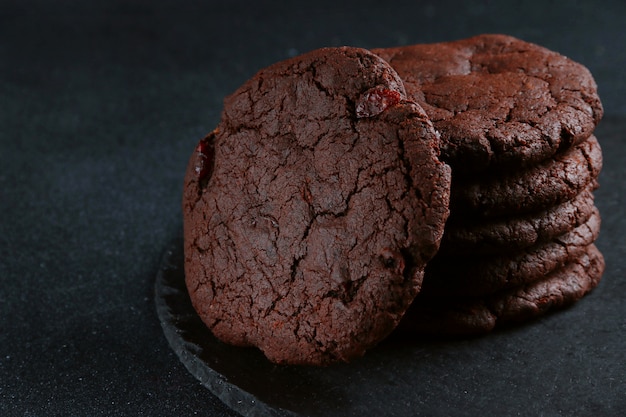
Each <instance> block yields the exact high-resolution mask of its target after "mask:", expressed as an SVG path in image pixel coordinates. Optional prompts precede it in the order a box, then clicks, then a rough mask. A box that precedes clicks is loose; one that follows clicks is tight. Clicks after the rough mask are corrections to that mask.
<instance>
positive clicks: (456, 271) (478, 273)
mask: <svg viewBox="0 0 626 417" xmlns="http://www.w3.org/2000/svg"><path fill="white" fill-rule="evenodd" d="M600 223H601V222H600V214H599V212H598V210H597V209H595V208H594V210H593V213H592V215H591V217H590V218H589V220H587V222H585V223H584V224H582V225H580V226H578V227H576V228H575V229H574V230H572V231H570V232H567V233H565V234H564V235H562V236H559V237H556V238H554V239H552V240H551V241H550V242H546V243H541V244H538V245H535V246H532V247H529V248H526V249H523V250H519V251H515V252H511V253H506V254H499V255H483V256H480V255H474V254H469V255H457V256H455V257H454V258H452V259H453V260H454V261H451V258H450V257H448V256H436V257H435V258H434V259H433V260H432V261H431V262H430V263H429V264H428V267H427V268H426V275H425V277H424V283H423V288H422V293H423V294H428V295H447V296H457V295H462V296H483V295H488V294H492V293H494V292H496V291H500V290H502V289H505V288H510V287H515V286H518V285H521V284H527V283H530V282H534V281H537V280H539V279H541V278H543V277H545V276H546V275H548V274H549V273H550V272H552V271H554V270H556V269H559V268H561V267H563V266H564V265H565V264H567V263H569V262H571V261H572V260H574V259H576V258H578V257H579V256H580V255H581V254H582V253H583V252H584V251H585V250H586V248H587V247H588V246H589V245H590V244H592V243H593V242H594V241H595V240H596V239H597V238H598V235H599V233H600Z"/></svg>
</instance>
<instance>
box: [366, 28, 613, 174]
mask: <svg viewBox="0 0 626 417" xmlns="http://www.w3.org/2000/svg"><path fill="white" fill-rule="evenodd" d="M373 51H374V53H376V54H377V55H379V56H381V57H382V58H383V59H385V60H387V61H388V62H389V63H390V64H391V66H392V67H393V68H394V69H396V70H397V71H398V73H399V74H400V76H401V77H402V79H403V80H404V83H405V87H406V89H407V94H408V96H409V98H411V99H413V100H415V101H416V102H417V103H419V104H420V105H421V106H422V107H423V108H424V110H425V111H426V113H428V116H429V117H430V118H431V120H432V121H433V123H434V125H435V127H436V129H437V130H438V131H439V132H440V133H441V135H442V147H441V150H442V158H443V159H444V160H445V161H446V162H448V163H450V165H451V166H452V168H453V169H454V170H456V171H457V172H460V171H471V172H474V171H481V170H484V169H487V168H498V169H513V168H517V167H519V166H522V165H529V164H534V163H536V162H538V161H541V160H543V159H546V158H549V157H550V156H552V155H554V154H555V153H557V152H558V151H559V150H563V149H566V148H568V147H570V146H572V145H575V144H577V143H580V142H581V141H583V140H585V139H587V138H588V137H589V136H590V135H591V133H592V132H593V130H594V128H595V126H596V125H597V124H598V122H599V121H600V119H601V117H602V114H603V109H602V105H601V103H600V99H599V97H598V93H597V86H596V83H595V81H594V79H593V77H592V76H591V73H590V72H589V71H588V70H587V69H586V68H585V67H584V66H582V65H581V64H579V63H576V62H574V61H573V60H571V59H568V58H567V57H565V56H563V55H560V54H558V53H556V52H553V51H550V50H548V49H546V48H544V47H541V46H538V45H535V44H532V43H528V42H524V41H521V40H519V39H516V38H513V37H510V36H505V35H480V36H475V37H472V38H469V39H464V40H459V41H454V42H444V43H435V44H424V45H412V46H403V47H396V48H387V49H375V50H373Z"/></svg>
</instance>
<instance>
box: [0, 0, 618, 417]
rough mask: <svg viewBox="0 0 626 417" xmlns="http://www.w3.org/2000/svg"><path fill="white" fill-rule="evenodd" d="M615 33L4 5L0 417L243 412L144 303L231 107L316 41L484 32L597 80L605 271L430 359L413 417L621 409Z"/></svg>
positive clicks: (473, 14)
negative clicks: (180, 350) (224, 398)
mask: <svg viewBox="0 0 626 417" xmlns="http://www.w3.org/2000/svg"><path fill="white" fill-rule="evenodd" d="M625 21H626V3H624V2H622V1H605V2H597V1H591V0H588V1H568V2H565V1H563V2H557V1H550V0H541V1H511V2H502V1H487V0H482V1H475V0H474V1H450V0H438V1H413V2H408V1H405V2H391V1H390V2H383V1H366V0H362V1H345V2H340V1H339V0H336V1H322V2H306V3H300V2H297V1H284V2H278V1H272V2H269V1H242V0H237V1H232V0H229V1H222V2H218V1H205V2H200V1H178V0H176V1H175V0H156V1H149V0H133V1H120V0H114V1H99V2H97V1H90V2H86V1H68V0H64V1H43V0H39V1H17V0H14V1H0V415H3V416H49V415H94V416H98V415H103V416H104V415H106V416H114V415H146V416H158V415H159V416H160V415H163V416H169V415H185V416H186V415H199V416H217V417H224V416H234V415H236V414H235V413H234V412H232V411H230V410H229V409H228V408H227V407H226V406H225V405H223V404H222V403H221V402H220V400H219V399H218V398H216V397H214V396H213V395H212V394H211V393H210V392H209V391H208V390H207V389H205V388H203V387H202V386H201V385H200V384H199V383H198V381H197V380H196V379H195V378H194V377H193V376H192V375H191V374H189V373H188V372H187V371H186V369H185V368H184V366H183V365H182V364H181V363H180V361H179V360H178V358H177V356H176V355H175V354H174V353H173V352H172V350H171V349H170V348H169V346H168V344H167V341H166V340H165V338H164V337H163V333H162V330H161V327H160V324H159V320H158V318H157V315H156V312H155V307H154V301H153V298H154V296H153V294H154V280H155V274H156V272H157V270H158V268H159V262H160V259H161V256H162V254H163V251H164V249H165V247H166V246H167V244H168V243H169V242H170V241H171V240H172V238H174V237H175V236H177V235H178V234H180V229H181V218H180V217H181V214H180V196H181V186H182V176H183V171H184V169H185V165H186V161H187V158H188V157H189V155H190V154H191V151H192V150H193V147H194V145H195V144H196V142H197V141H198V140H199V139H200V138H201V137H202V136H203V135H204V134H205V133H206V132H208V131H210V130H212V128H213V127H214V126H215V125H216V123H217V122H218V119H219V114H220V111H221V107H222V100H223V98H224V96H225V95H227V94H229V93H230V92H232V91H233V90H234V89H235V88H237V87H238V86H239V85H240V84H241V83H243V82H244V81H245V80H246V79H247V78H249V77H250V76H252V75H253V74H254V72H256V71H257V70H258V69H260V68H261V67H264V66H266V65H269V64H271V63H273V62H275V61H277V60H281V59H284V58H287V57H290V56H293V55H295V54H298V53H302V52H306V51H309V50H311V49H314V48H317V47H322V46H339V45H351V46H361V47H366V48H373V47H384V46H394V45H402V44H411V43H420V42H435V41H445V40H453V39H458V38H464V37H468V36H471V35H475V34H479V33H487V32H492V33H495V32H497V33H507V34H510V35H514V36H518V37H521V38H523V39H524V40H527V41H531V42H536V43H540V44H542V45H544V46H547V47H548V48H550V49H554V50H556V51H559V52H561V53H563V54H565V55H567V56H569V57H571V58H573V59H575V60H577V61H579V62H581V63H583V64H585V65H586V66H588V67H589V68H590V70H591V71H592V73H593V74H594V76H595V78H596V80H597V82H598V85H599V91H600V95H601V98H602V100H603V103H604V106H605V111H606V117H605V120H604V121H603V122H602V124H601V125H600V127H599V128H598V137H599V139H600V143H601V144H602V145H603V148H604V153H605V168H604V171H603V173H602V176H601V184H602V188H601V189H600V190H599V191H598V192H597V193H596V196H597V197H596V201H597V205H598V207H599V208H600V209H601V212H602V215H603V219H604V223H603V232H602V235H601V237H600V239H599V241H598V246H599V247H600V249H601V250H602V251H603V252H604V254H605V256H606V258H607V264H608V267H607V272H606V274H605V276H604V280H603V282H602V283H601V284H600V286H599V287H598V289H597V290H596V291H594V292H593V293H592V294H591V295H590V296H589V297H587V298H585V299H584V300H582V301H581V302H580V303H579V304H577V305H576V306H575V307H574V308H572V309H569V310H567V311H565V312H562V313H559V314H556V315H552V316H550V317H548V318H546V319H544V320H540V321H539V322H537V323H534V324H532V325H530V326H524V328H523V329H520V330H519V331H518V332H517V333H516V332H513V333H512V334H500V335H495V336H489V337H487V338H485V339H483V340H481V341H479V342H477V343H476V342H474V343H468V344H463V343H461V344H451V345H450V346H448V347H446V346H443V347H440V348H439V350H438V353H437V355H436V357H434V358H433V362H428V361H427V360H425V362H426V363H430V364H429V365H428V364H426V365H425V369H426V370H429V372H431V375H430V376H429V375H425V376H424V375H420V378H422V377H423V378H424V380H423V384H422V385H421V389H420V390H418V392H416V393H415V396H416V397H415V398H414V399H412V400H413V402H414V404H415V408H414V413H413V412H412V413H411V414H414V415H420V410H426V409H427V410H429V411H428V413H429V414H430V415H432V413H433V410H436V409H437V408H436V406H435V405H436V404H441V410H442V411H441V413H442V415H444V414H445V415H450V414H452V410H453V409H454V414H455V415H466V414H467V415H476V413H478V412H479V411H480V412H481V414H482V412H486V411H489V410H496V411H497V415H511V416H515V415H546V416H557V415H568V416H571V415H600V416H602V415H607V416H609V415H624V412H626V401H625V397H626V377H625V375H626V356H625V353H624V352H625V351H626V342H625V339H624V336H625V335H626V306H624V295H625V294H626V278H625V277H624V275H623V271H624V266H625V264H626V261H624V255H625V254H626V250H625V243H624V239H623V237H622V236H623V234H624V233H626V224H625V222H624V220H623V219H622V216H623V214H624V210H623V203H624V201H623V199H624V193H625V190H626V187H625V186H624V184H623V178H624V176H625V175H626V168H625V167H624V163H623V160H624V158H626V150H625V149H624V144H626V142H625V141H624V139H623V138H624V133H623V131H624V129H626V99H625V98H624V97H626V76H625V73H624V68H625V67H626V29H625V28H626V24H625V23H624V22H625ZM492 340H496V341H497V343H496V342H493V343H496V344H494V345H491V344H490V343H492V342H491V341H492ZM495 347H497V348H498V349H500V350H498V351H493V350H491V349H494V348H495ZM260 383H262V382H261V381H260ZM394 383H398V384H401V383H402V381H395V382H394ZM364 389H366V387H364ZM373 395H376V394H375V393H374V394H373ZM498 404H500V406H498ZM502 404H504V405H502ZM421 406H424V407H423V408H422V407H421Z"/></svg>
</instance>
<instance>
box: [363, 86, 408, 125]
mask: <svg viewBox="0 0 626 417" xmlns="http://www.w3.org/2000/svg"><path fill="white" fill-rule="evenodd" d="M401 99H402V96H401V95H400V93H399V92H398V91H395V90H389V89H387V88H381V87H375V88H372V89H369V90H367V91H366V92H365V93H364V94H363V95H362V96H361V97H360V98H359V100H358V101H357V105H356V117H359V118H361V117H374V116H377V115H379V114H380V113H382V112H384V111H385V110H386V109H387V108H388V107H391V106H394V105H396V104H398V103H399V102H400V100H401Z"/></svg>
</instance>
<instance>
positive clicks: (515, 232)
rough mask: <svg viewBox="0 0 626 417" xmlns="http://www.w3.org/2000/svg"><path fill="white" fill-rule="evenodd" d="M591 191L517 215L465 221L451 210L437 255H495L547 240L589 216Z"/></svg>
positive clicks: (591, 209) (592, 206)
mask: <svg viewBox="0 0 626 417" xmlns="http://www.w3.org/2000/svg"><path fill="white" fill-rule="evenodd" d="M592 191H593V190H592V188H591V187H590V188H589V189H587V190H583V192H582V193H580V194H579V195H577V196H576V197H575V198H574V199H573V200H569V201H566V202H565V203H562V204H559V205H556V206H552V207H549V208H547V209H543V210H539V211H537V212H532V213H529V214H525V215H520V216H505V217H496V218H495V219H486V220H484V219H483V220H482V221H477V222H471V221H469V222H468V221H467V219H465V218H463V216H462V215H461V216H459V218H458V219H455V217H454V213H451V215H450V218H449V219H448V222H447V224H446V229H445V232H444V234H443V240H442V242H441V247H440V249H439V254H446V256H450V255H452V254H496V253H503V252H512V251H515V250H519V249H523V248H527V247H529V246H533V245H536V244H538V243H542V242H547V241H549V240H551V239H553V238H555V237H557V236H559V235H562V234H564V233H566V232H569V231H570V230H572V229H574V228H575V227H578V226H580V225H581V224H583V223H584V222H586V221H587V220H588V219H589V217H590V216H591V214H592V213H593V211H594V209H595V206H594V197H593V193H592Z"/></svg>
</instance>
